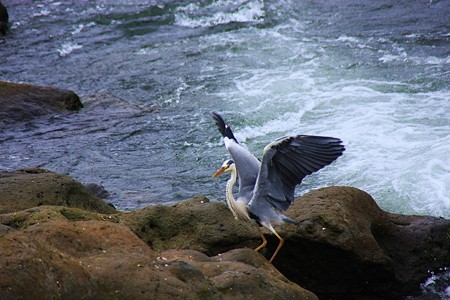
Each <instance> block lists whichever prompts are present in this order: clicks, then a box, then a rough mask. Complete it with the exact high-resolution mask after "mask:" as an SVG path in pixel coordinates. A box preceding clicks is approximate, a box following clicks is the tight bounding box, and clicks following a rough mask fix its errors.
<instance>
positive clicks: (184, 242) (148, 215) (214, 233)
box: [120, 196, 260, 255]
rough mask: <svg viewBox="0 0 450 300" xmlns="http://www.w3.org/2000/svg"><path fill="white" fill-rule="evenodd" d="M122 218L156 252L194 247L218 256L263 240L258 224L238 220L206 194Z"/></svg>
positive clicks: (254, 246) (127, 214) (250, 246)
mask: <svg viewBox="0 0 450 300" xmlns="http://www.w3.org/2000/svg"><path fill="white" fill-rule="evenodd" d="M120 218H121V219H122V222H123V223H124V224H126V225H127V226H129V227H130V228H131V230H133V232H134V233H136V235H137V236H139V237H140V238H141V239H142V240H143V241H144V242H146V243H147V244H149V245H150V246H151V247H152V248H153V249H155V250H156V251H164V250H168V249H173V248H177V249H194V250H197V251H200V252H203V253H205V254H207V255H217V254H219V253H222V252H226V251H228V250H231V249H236V248H242V247H249V248H256V246H257V245H258V244H259V243H260V237H259V234H258V231H257V227H256V224H252V223H249V222H244V221H237V220H235V219H234V218H233V215H232V214H231V213H230V211H229V210H228V208H227V207H226V206H225V205H224V204H223V203H219V202H209V200H208V199H207V198H206V197H204V196H198V197H196V198H194V199H192V200H188V201H184V202H180V203H177V204H174V205H172V206H164V205H158V206H149V207H146V208H143V209H141V210H137V211H132V212H128V213H124V214H122V215H121V216H120Z"/></svg>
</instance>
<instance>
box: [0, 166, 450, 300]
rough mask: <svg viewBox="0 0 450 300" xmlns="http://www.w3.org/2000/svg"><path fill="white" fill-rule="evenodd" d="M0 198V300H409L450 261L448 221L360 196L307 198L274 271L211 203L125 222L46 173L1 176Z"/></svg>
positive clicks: (326, 193) (128, 217)
mask: <svg viewBox="0 0 450 300" xmlns="http://www.w3.org/2000/svg"><path fill="white" fill-rule="evenodd" d="M0 195H2V196H0V197H1V206H0V208H1V209H0V213H1V214H0V224H1V225H0V244H1V246H0V249H1V255H0V265H2V272H1V274H0V295H2V296H1V297H0V299H31V298H42V297H44V298H63V299H99V298H108V299H123V298H124V297H126V298H128V299H134V298H141V297H151V298H152V299H166V298H168V297H169V298H171V299H243V298H248V299H317V297H318V298H320V299H402V298H405V297H406V296H412V295H416V294H417V293H418V292H419V285H420V283H422V282H423V281H424V280H425V279H426V278H427V277H428V276H429V274H428V271H429V270H438V269H439V268H440V267H443V266H448V265H449V263H450V261H449V260H450V258H449V256H448V249H450V241H449V238H448V234H449V230H450V221H449V220H445V219H440V218H434V217H426V216H404V215H395V214H390V213H387V212H384V211H382V210H381V209H380V208H379V207H378V206H377V205H376V204H375V202H374V201H373V199H372V198H371V197H370V196H369V195H368V194H367V193H365V192H363V191H361V190H358V189H355V188H351V187H328V188H323V189H319V190H315V191H312V192H310V193H307V194H306V195H304V196H302V197H301V198H300V199H297V201H295V203H294V205H293V206H292V207H291V208H290V209H289V210H288V214H289V216H290V217H292V218H294V219H295V220H296V221H298V222H300V225H299V226H295V225H289V226H287V227H286V228H285V229H284V231H283V235H284V237H285V238H286V243H285V246H284V247H283V248H282V251H281V252H280V255H279V257H277V259H276V260H275V262H274V264H273V265H271V264H269V263H268V262H267V260H266V259H265V258H264V257H263V256H262V255H261V254H258V253H256V252H254V251H253V250H251V249H252V248H254V247H256V246H257V245H258V243H259V242H260V241H259V237H258V234H257V232H256V230H255V228H254V226H252V225H251V224H248V223H245V222H239V221H236V220H234V218H233V217H232V215H231V214H230V213H229V212H228V209H227V207H226V206H225V204H223V203H218V202H209V200H208V199H207V198H206V197H203V196H198V197H196V198H194V199H191V200H187V201H184V202H180V203H178V204H175V205H172V206H149V207H145V208H143V209H140V210H136V211H132V212H120V211H117V210H115V209H114V208H113V207H111V206H109V205H108V204H106V203H105V202H103V201H102V200H101V199H100V198H98V197H97V196H96V195H95V194H94V193H93V192H92V191H91V190H90V189H88V188H87V187H85V186H83V185H82V184H80V183H78V182H76V181H74V180H73V179H71V178H69V177H67V176H64V175H60V174H56V173H53V172H50V171H48V170H44V169H25V170H18V171H14V172H3V173H1V174H0ZM268 240H269V247H268V248H267V250H266V251H265V252H263V254H264V255H266V256H267V257H269V256H270V255H271V251H273V250H274V247H275V246H276V244H277V243H276V239H275V238H274V237H273V236H270V235H269V234H268Z"/></svg>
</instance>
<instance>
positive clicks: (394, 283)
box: [269, 187, 450, 299]
mask: <svg viewBox="0 0 450 300" xmlns="http://www.w3.org/2000/svg"><path fill="white" fill-rule="evenodd" d="M288 215H289V216H290V217H292V218H293V219H294V220H296V221H298V222H300V226H295V225H289V226H287V227H286V231H285V232H284V234H282V235H283V236H284V237H285V239H286V243H285V245H284V246H283V248H282V249H281V251H280V253H279V254H278V256H277V258H276V259H275V261H274V265H275V266H276V267H277V268H278V269H279V270H280V271H281V272H282V273H283V274H284V275H286V276H287V277H288V278H289V279H290V280H292V281H294V282H296V283H298V284H300V285H301V286H303V287H305V288H307V289H309V290H311V291H314V292H315V293H317V294H318V295H319V297H320V298H321V299H374V297H375V298H376V297H379V298H380V299H399V298H403V297H405V296H407V295H410V294H413V293H417V292H418V289H419V285H420V283H422V282H423V281H424V280H425V279H426V278H427V277H428V276H429V274H428V270H433V269H434V270H438V269H439V268H440V267H443V266H448V265H450V256H449V255H448V249H450V240H449V239H448V233H449V232H450V220H444V219H440V218H434V217H424V216H402V215H395V214H390V213H387V212H384V211H383V210H381V209H380V208H379V207H378V206H377V205H376V203H375V201H374V200H373V199H372V198H371V197H370V195H368V194H367V193H365V192H363V191H361V190H358V189H356V188H351V187H330V188H324V189H319V190H315V191H312V192H310V193H307V194H306V195H304V196H303V197H300V198H299V199H298V200H297V201H295V202H294V204H293V206H292V207H291V208H290V209H289V210H288ZM276 245H277V240H276V239H274V238H273V237H271V238H270V239H269V249H270V250H271V251H273V250H274V248H275V247H276Z"/></svg>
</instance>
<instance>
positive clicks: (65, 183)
mask: <svg viewBox="0 0 450 300" xmlns="http://www.w3.org/2000/svg"><path fill="white" fill-rule="evenodd" d="M0 200H1V201H0V214H4V213H9V212H14V211H19V210H23V209H27V208H32V207H35V206H41V205H58V206H68V207H78V208H83V209H85V210H88V211H94V212H100V213H115V212H117V211H116V210H115V209H114V208H112V207H111V206H109V205H108V204H107V203H106V202H104V201H102V200H101V199H100V198H98V197H97V196H96V195H95V194H94V193H93V192H92V191H90V190H89V189H88V188H86V187H85V186H83V185H82V184H81V183H79V182H77V181H75V180H73V179H72V178H70V177H68V176H65V175H60V174H56V173H53V172H50V171H48V170H44V169H23V170H17V171H14V172H1V173H0Z"/></svg>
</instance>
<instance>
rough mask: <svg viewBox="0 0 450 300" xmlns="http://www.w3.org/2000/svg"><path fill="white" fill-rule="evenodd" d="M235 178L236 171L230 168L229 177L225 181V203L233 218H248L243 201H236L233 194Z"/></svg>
mask: <svg viewBox="0 0 450 300" xmlns="http://www.w3.org/2000/svg"><path fill="white" fill-rule="evenodd" d="M236 179H237V172H236V169H233V170H231V177H230V179H229V180H228V181H227V187H226V198H227V204H228V208H229V209H230V210H231V212H232V213H233V215H234V218H235V219H238V218H241V219H250V217H249V215H248V212H247V208H246V204H245V203H244V202H238V201H236V199H235V198H234V196H233V187H234V185H235V184H236Z"/></svg>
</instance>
